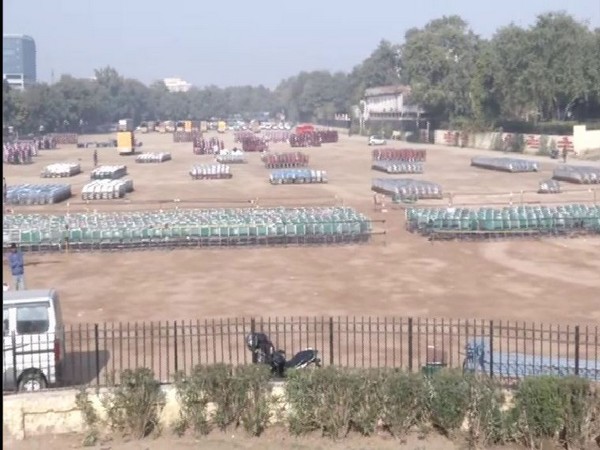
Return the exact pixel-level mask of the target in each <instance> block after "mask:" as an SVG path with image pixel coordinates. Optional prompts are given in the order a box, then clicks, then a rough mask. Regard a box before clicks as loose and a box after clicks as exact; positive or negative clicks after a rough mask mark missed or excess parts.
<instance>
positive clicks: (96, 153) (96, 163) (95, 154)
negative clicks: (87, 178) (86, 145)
mask: <svg viewBox="0 0 600 450" xmlns="http://www.w3.org/2000/svg"><path fill="white" fill-rule="evenodd" d="M94 167H98V150H97V149H96V150H94Z"/></svg>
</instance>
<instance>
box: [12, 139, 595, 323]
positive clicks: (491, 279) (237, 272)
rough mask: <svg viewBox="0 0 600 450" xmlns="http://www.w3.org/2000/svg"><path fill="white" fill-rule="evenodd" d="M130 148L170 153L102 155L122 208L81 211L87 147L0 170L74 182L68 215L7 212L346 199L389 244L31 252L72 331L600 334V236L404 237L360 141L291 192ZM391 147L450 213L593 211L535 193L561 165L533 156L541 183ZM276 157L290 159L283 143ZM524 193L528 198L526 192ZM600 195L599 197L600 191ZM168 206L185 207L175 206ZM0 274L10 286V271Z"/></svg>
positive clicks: (330, 148) (313, 153) (171, 147)
mask: <svg viewBox="0 0 600 450" xmlns="http://www.w3.org/2000/svg"><path fill="white" fill-rule="evenodd" d="M107 138H108V136H86V137H83V138H81V140H82V141H85V140H105V139H107ZM138 138H139V139H141V140H142V141H143V142H144V145H143V148H142V149H143V150H144V151H169V152H171V153H172V155H173V160H172V161H169V162H166V163H162V164H136V163H135V162H134V159H133V157H129V156H119V155H118V154H117V151H116V149H99V150H98V153H99V160H100V164H123V163H124V164H127V166H128V170H129V173H130V177H131V178H132V179H133V180H134V186H135V191H134V192H133V193H132V194H130V195H129V196H128V198H127V199H126V200H106V201H96V202H94V203H90V204H85V203H84V202H83V201H81V197H80V192H81V187H82V186H83V185H84V184H85V183H86V182H88V180H89V171H90V170H91V169H92V152H93V150H92V149H77V148H75V146H63V147H62V148H60V149H58V150H50V151H42V152H41V155H40V156H38V157H37V158H35V163H34V164H32V165H29V166H10V165H4V166H3V170H4V174H5V176H6V179H7V182H8V184H9V185H10V184H18V183H70V184H71V185H72V187H73V192H74V195H75V196H74V197H73V198H72V201H71V202H70V204H69V205H67V203H66V202H65V203H62V204H58V205H53V206H47V207H17V208H15V211H16V212H27V211H39V212H50V213H52V212H54V213H65V212H67V210H70V211H72V212H74V211H77V210H88V211H93V210H94V209H97V210H118V211H121V210H127V209H138V210H142V209H158V208H164V209H166V208H174V207H176V206H177V205H179V206H180V207H220V206H223V207H236V206H237V207H242V206H246V205H248V203H249V201H250V200H254V201H257V202H258V204H259V205H265V206H266V205H282V206H283V205H287V206H304V205H324V204H334V203H337V204H341V203H342V202H343V203H344V204H346V205H350V206H353V207H356V208H357V209H359V210H361V211H362V212H364V213H366V214H368V215H369V216H370V217H372V218H373V219H377V220H385V223H383V222H380V223H376V224H375V228H376V229H377V230H380V231H385V232H386V235H385V236H375V237H374V238H373V241H372V242H371V243H370V244H367V245H360V246H345V247H304V248H298V247H288V248H243V249H237V248H229V249H198V250H185V249H182V250H172V251H162V250H161V251H144V252H129V253H73V252H71V253H68V254H66V253H60V254H59V253H57V254H46V255H34V254H31V255H26V263H27V266H26V283H27V286H28V288H47V287H54V288H57V289H59V291H60V292H61V294H62V305H63V314H64V318H65V321H66V323H67V324H73V323H84V322H86V323H98V322H100V323H101V322H113V321H149V320H165V319H168V320H180V319H188V320H189V319H196V318H198V319H205V318H213V317H242V316H251V315H254V316H292V315H294V316H297V315H303V316H313V315H358V316H360V315H371V316H391V315H397V316H409V315H410V316H422V317H424V316H427V317H448V318H486V319H510V320H526V321H544V322H552V323H580V324H590V325H592V324H598V323H600V302H599V299H600V239H599V238H579V239H548V240H513V241H496V242H449V243H446V242H435V243H431V242H428V241H427V240H426V239H425V238H423V237H420V236H418V235H412V234H409V233H408V232H406V231H405V230H404V211H402V210H401V209H399V208H392V207H389V208H388V212H387V213H381V212H375V211H374V210H373V193H372V192H371V190H370V186H371V179H372V178H384V177H392V175H386V174H383V173H380V172H374V171H371V169H370V166H371V161H370V154H371V148H370V147H368V146H367V145H366V138H361V137H351V138H348V137H347V136H345V135H343V134H342V135H341V136H340V142H339V143H337V144H326V145H324V146H323V147H321V148H311V149H305V150H303V151H305V152H306V153H308V154H309V155H310V158H311V167H312V168H314V169H324V170H327V171H328V173H329V180H330V181H329V183H328V184H324V185H288V186H271V185H270V184H269V183H268V173H269V171H268V170H267V169H265V168H264V167H263V166H262V164H261V163H260V158H259V155H258V154H249V163H248V164H245V165H232V172H233V174H234V176H233V179H231V180H212V181H201V180H192V179H191V178H190V177H189V175H188V171H189V168H190V166H191V165H192V164H194V163H196V164H200V163H210V162H212V158H211V157H209V156H197V155H193V153H192V144H191V143H177V144H175V143H173V142H172V137H171V135H159V134H146V135H139V136H138ZM224 140H225V142H226V147H227V148H231V147H232V146H233V134H232V133H229V134H226V135H224ZM392 146H393V147H397V148H401V147H406V146H410V147H422V148H427V149H428V154H427V159H428V161H427V163H426V167H425V173H424V174H423V175H413V176H412V177H415V178H417V177H418V178H423V179H425V180H429V181H434V182H438V183H440V184H441V185H442V187H443V188H444V192H445V193H452V194H453V199H454V203H455V204H508V203H509V202H510V201H512V202H514V203H518V202H520V201H522V200H523V201H527V202H538V203H543V204H544V203H545V204H548V203H561V202H564V203H568V202H573V201H576V202H586V203H590V202H592V201H594V193H593V192H592V191H591V190H590V189H589V188H587V187H583V186H576V185H569V184H567V183H563V189H564V190H565V191H566V192H564V193H563V194H559V195H538V194H535V193H534V191H536V190H537V187H538V182H539V181H541V180H543V179H547V178H550V177H551V172H552V168H553V167H554V166H555V165H556V164H559V163H558V162H556V161H552V160H550V159H548V158H546V159H540V158H538V159H539V160H540V161H541V165H542V169H543V170H542V171H541V172H539V173H533V174H510V173H502V172H494V171H488V170H481V169H476V168H472V167H470V158H471V157H472V156H475V155H477V154H488V155H491V153H490V152H486V151H477V150H471V149H459V148H447V147H443V146H434V145H427V146H425V145H418V144H408V145H407V144H406V143H399V142H398V143H389V145H388V147H392ZM271 149H272V150H274V151H280V152H281V151H292V149H290V148H289V145H287V144H276V145H272V146H271ZM496 156H501V155H499V154H496ZM528 158H532V159H534V158H536V157H534V156H531V157H529V156H528ZM62 161H65V162H66V161H74V162H76V161H80V162H81V164H82V168H83V170H84V173H83V174H80V175H77V176H75V177H72V178H69V179H51V180H44V179H41V178H40V172H41V171H42V169H43V167H44V166H45V165H47V164H49V163H53V162H62ZM586 163H587V164H598V162H586ZM396 177H401V176H399V175H396ZM522 190H523V191H526V192H524V193H523V194H521V191H522ZM527 191H529V192H527ZM511 192H512V193H513V195H512V196H511V195H510V193H511ZM596 194H597V199H598V200H600V195H598V194H600V192H597V193H596ZM174 199H179V200H180V201H181V202H180V203H174V202H173V200H174ZM444 202H445V203H447V200H444ZM429 203H431V204H441V203H442V202H440V201H437V202H434V201H431V202H429ZM420 204H428V202H420ZM3 275H4V277H7V276H8V275H9V271H8V268H7V266H6V263H4V266H3Z"/></svg>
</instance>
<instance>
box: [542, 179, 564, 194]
mask: <svg viewBox="0 0 600 450" xmlns="http://www.w3.org/2000/svg"><path fill="white" fill-rule="evenodd" d="M538 194H560V183H559V182H558V181H556V180H544V181H542V182H540V187H539V189H538Z"/></svg>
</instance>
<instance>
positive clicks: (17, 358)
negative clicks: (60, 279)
mask: <svg viewBox="0 0 600 450" xmlns="http://www.w3.org/2000/svg"><path fill="white" fill-rule="evenodd" d="M2 309H3V313H2V317H3V325H2V328H3V332H4V355H3V358H2V359H3V362H2V365H3V373H4V376H3V380H2V390H3V391H10V390H12V391H14V390H15V389H17V390H19V391H37V390H40V389H44V388H46V387H48V386H53V385H57V384H59V382H60V372H61V365H62V364H61V362H62V358H63V357H64V354H65V352H64V348H65V346H64V339H63V321H62V314H61V310H60V302H59V298H58V294H57V292H56V291H55V290H53V289H50V290H32V291H6V292H3V294H2Z"/></svg>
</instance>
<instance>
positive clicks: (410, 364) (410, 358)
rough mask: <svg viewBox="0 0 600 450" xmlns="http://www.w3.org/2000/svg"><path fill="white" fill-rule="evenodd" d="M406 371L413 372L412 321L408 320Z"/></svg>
mask: <svg viewBox="0 0 600 450" xmlns="http://www.w3.org/2000/svg"><path fill="white" fill-rule="evenodd" d="M408 370H409V372H412V370H413V319H412V317H409V318H408Z"/></svg>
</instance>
